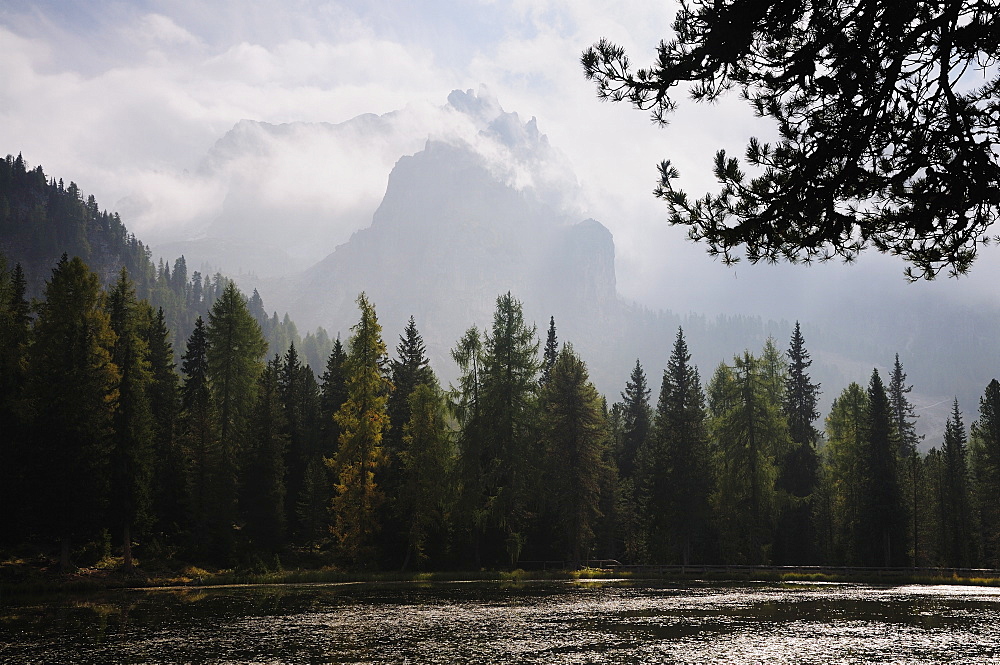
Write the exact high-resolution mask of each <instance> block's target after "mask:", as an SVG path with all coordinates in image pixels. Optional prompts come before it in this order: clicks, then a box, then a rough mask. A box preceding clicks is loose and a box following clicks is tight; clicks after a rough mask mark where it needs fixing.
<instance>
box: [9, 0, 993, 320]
mask: <svg viewBox="0 0 1000 665" xmlns="http://www.w3.org/2000/svg"><path fill="white" fill-rule="evenodd" d="M674 9H675V6H674V5H673V4H672V3H663V2H660V1H653V0H650V1H642V2H629V3H616V4H613V5H609V4H608V3H606V2H602V1H600V0H530V1H529V0H513V1H511V2H499V1H497V2H488V1H485V0H484V1H482V2H479V3H467V2H459V1H457V0H437V1H435V2H428V3H420V4H419V5H410V4H407V3H398V2H392V1H391V0H370V1H368V2H353V1H349V0H345V1H343V2H326V1H323V2H320V1H318V0H317V1H315V2H312V1H309V0H297V1H295V2H292V3H287V4H281V5H279V4H276V3H271V2H267V1H265V0H240V1H237V0H222V1H219V2H212V3H204V2H196V1H195V0H160V1H158V2H152V1H149V2H147V1H140V2H135V3H124V4H123V3H119V2H113V1H112V0H96V1H95V2H93V3H72V4H71V5H69V6H67V5H66V4H65V3H61V2H55V0H37V1H32V2H28V1H27V0H11V2H9V3H8V4H7V6H6V7H5V9H4V10H3V13H0V49H2V52H3V53H4V65H3V68H2V71H0V83H2V85H0V145H2V148H0V149H2V150H4V151H10V152H19V151H20V152H23V154H24V156H25V158H26V159H28V160H29V162H31V163H34V164H38V163H41V164H42V165H43V166H44V167H45V169H46V171H47V172H48V173H50V174H52V175H55V176H57V177H63V178H66V179H73V180H76V181H77V182H78V183H79V184H80V186H81V188H82V189H83V190H84V191H86V192H92V193H94V195H95V196H96V197H97V199H98V201H99V202H100V203H101V204H102V205H103V206H106V207H108V208H115V207H119V208H121V210H122V212H123V214H125V213H127V214H126V215H125V221H126V223H127V224H128V225H129V227H130V228H132V229H133V230H134V231H136V232H137V233H138V234H139V235H140V237H147V234H148V235H149V236H150V237H154V238H155V237H167V236H169V235H170V234H171V233H172V232H176V233H179V234H190V233H191V229H192V226H201V227H202V228H204V226H205V225H207V224H208V223H209V222H210V221H212V220H214V219H217V218H218V217H219V216H220V214H222V212H223V211H225V210H226V207H227V205H232V199H229V200H228V202H227V193H229V192H230V185H231V184H232V183H233V181H234V179H237V178H244V179H246V181H247V182H251V181H253V178H254V175H255V174H258V175H259V174H261V173H263V172H266V173H267V174H268V178H266V179H263V180H261V179H258V180H257V186H258V187H259V189H260V190H261V191H260V193H261V195H262V196H264V197H266V198H267V199H268V200H273V201H276V202H277V201H282V200H287V201H290V202H291V203H289V204H288V205H291V206H294V205H299V204H301V205H302V206H307V207H311V209H317V210H323V211H327V212H329V213H330V214H331V216H330V217H328V218H324V219H323V220H322V223H323V224H326V225H332V226H335V227H337V229H336V233H337V234H340V235H339V236H338V237H345V234H349V233H350V231H351V230H353V229H352V228H349V227H350V226H351V225H360V224H364V223H366V221H365V220H366V215H367V219H370V215H371V212H373V211H374V206H376V205H377V204H378V199H379V198H380V196H381V194H382V192H384V188H385V182H386V177H387V175H388V171H389V169H391V166H392V163H393V162H394V161H395V159H396V158H397V157H398V156H399V154H394V153H396V152H397V151H399V150H403V151H412V150H416V149H419V147H420V144H422V137H423V135H421V134H420V132H424V133H425V134H430V135H435V136H439V137H450V138H452V139H455V138H456V137H461V138H462V140H468V141H473V142H477V145H478V149H479V150H480V152H481V153H482V154H484V155H491V159H493V163H494V165H495V167H496V168H498V169H501V170H502V169H507V170H508V172H507V176H506V177H508V179H510V181H511V182H513V183H516V184H520V185H522V186H523V185H526V184H528V183H534V184H543V183H549V185H550V189H553V190H555V189H557V188H558V187H559V186H565V187H567V191H574V192H575V193H574V195H573V198H574V199H575V201H574V203H576V204H577V205H578V207H579V208H580V209H581V214H586V215H587V216H593V217H595V218H597V219H599V220H600V221H601V222H602V223H604V224H605V225H606V226H608V227H609V228H610V229H611V231H612V232H613V234H614V236H615V242H616V246H617V249H618V271H619V280H618V283H619V286H620V288H621V290H622V291H623V292H624V293H625V294H626V295H627V296H629V297H632V298H635V299H639V300H642V301H644V302H646V303H648V304H650V305H655V306H669V307H673V308H675V309H681V310H682V311H683V310H685V309H687V308H691V309H695V308H697V309H705V308H708V307H712V306H713V305H712V303H713V302H714V303H716V305H715V306H717V307H720V308H721V307H724V306H728V304H729V303H730V302H731V301H737V303H738V304H740V305H742V306H744V307H747V308H757V309H758V310H760V311H764V310H766V309H768V308H770V309H771V310H773V311H778V310H780V309H782V306H781V305H777V304H775V302H772V301H777V300H779V299H785V300H787V301H788V302H807V301H808V298H805V297H802V296H801V295H800V294H802V293H805V292H806V290H807V289H811V288H813V287H814V286H815V285H816V284H829V283H836V281H837V280H839V279H841V278H844V276H845V275H847V274H848V273H846V272H844V271H843V270H838V269H836V267H835V266H824V267H821V268H819V269H816V270H805V271H804V270H802V269H800V268H788V267H784V268H782V267H778V268H773V269H772V268H766V267H763V266H758V267H749V266H742V267H740V268H738V269H736V270H735V271H734V270H731V269H728V268H725V267H722V266H721V265H719V264H718V263H717V262H714V261H712V260H711V259H709V258H708V257H706V256H705V254H704V251H703V249H702V247H700V246H698V245H694V244H692V243H690V242H688V241H687V240H686V239H685V234H684V230H683V229H679V228H668V227H667V226H666V225H665V218H666V210H665V206H664V204H663V203H661V202H659V201H657V200H655V199H654V198H653V196H652V194H651V192H652V189H653V187H654V185H655V183H656V177H657V175H656V164H657V163H658V162H659V161H660V160H662V159H664V158H669V159H671V160H672V161H673V162H674V163H675V165H676V166H677V167H678V168H679V170H680V171H681V183H682V186H683V187H684V188H685V189H687V190H688V191H689V192H690V193H691V194H692V195H700V194H702V193H704V192H705V191H710V190H712V189H713V188H714V187H715V184H714V182H713V180H712V178H711V158H712V155H713V154H714V153H715V151H716V149H718V148H726V149H727V150H729V151H731V152H734V153H735V154H742V151H743V147H744V145H745V142H746V140H747V138H748V137H749V136H751V135H758V136H765V137H766V136H768V132H770V131H772V129H771V128H770V126H769V125H768V123H767V122H765V121H761V120H759V119H755V118H754V117H753V114H752V112H751V111H750V109H749V108H748V107H747V106H746V104H745V103H743V102H741V101H740V100H739V99H738V98H737V97H736V96H731V97H729V98H726V99H724V100H723V101H722V102H721V103H719V104H717V105H714V106H712V105H704V104H701V105H695V104H691V103H688V104H683V105H682V108H681V110H680V111H679V112H678V113H677V115H676V117H675V118H674V120H673V122H672V124H671V126H670V127H668V128H666V129H661V128H657V127H654V126H653V125H652V124H651V123H650V121H649V118H648V116H647V114H645V113H643V112H639V111H635V110H633V109H631V108H629V107H628V106H627V105H624V104H602V103H600V102H598V101H597V100H596V96H595V94H594V88H593V85H592V84H591V83H589V82H588V81H586V80H585V79H584V78H583V75H582V71H581V68H580V65H579V56H580V53H581V52H582V51H583V50H584V49H585V48H587V47H588V46H589V45H590V44H592V43H594V42H595V41H597V40H598V39H599V38H601V37H607V38H609V39H611V40H613V41H615V42H617V43H620V44H621V45H623V46H624V47H625V48H626V49H627V51H628V52H629V54H630V56H631V59H632V60H633V62H635V63H636V64H637V65H642V64H645V63H648V62H651V61H652V60H653V57H654V55H655V48H656V45H657V43H658V42H659V40H660V39H663V38H664V37H667V36H668V33H669V25H670V22H671V20H672V18H673V12H674ZM480 83H486V84H487V85H488V86H489V87H490V89H491V90H492V91H493V93H494V94H495V95H496V96H497V98H498V99H499V100H500V102H501V103H502V105H503V107H504V108H506V109H508V110H511V111H516V112H517V113H518V115H519V119H520V120H521V122H522V123H523V122H524V121H525V120H527V119H529V118H531V117H532V116H534V117H536V118H537V126H538V129H539V131H540V132H542V133H544V134H546V135H548V137H549V141H550V143H551V145H552V146H553V147H554V148H555V149H558V150H559V151H561V153H563V154H565V156H566V160H565V161H561V160H560V159H557V158H556V157H553V158H552V159H549V160H545V161H544V163H537V164H523V163H522V164H518V161H517V156H516V155H513V154H510V153H509V151H508V152H506V153H505V152H504V148H503V146H501V145H499V144H496V143H495V142H494V143H490V142H489V141H484V140H483V139H482V138H481V137H478V136H477V134H476V132H477V131H478V129H476V130H475V131H474V130H473V129H472V128H470V127H469V126H466V125H463V124H462V120H461V118H456V117H454V116H452V117H449V116H447V115H442V114H441V113H440V112H439V110H438V109H439V107H440V106H441V105H443V103H444V100H445V98H446V96H447V95H448V93H449V92H450V91H451V90H453V89H456V88H457V89H466V88H469V87H473V88H474V87H477V86H478V85H479V84H480ZM399 109H406V112H405V113H402V114H400V116H399V122H400V123H402V124H401V125H400V128H399V129H398V130H397V134H395V135H393V136H389V137H385V138H382V139H379V141H378V142H375V143H371V144H365V140H364V139H362V138H357V139H356V140H353V139H352V140H350V141H347V142H346V143H341V144H337V145H334V144H332V143H331V142H330V141H328V140H325V139H320V138H317V136H318V135H316V136H313V135H310V134H309V132H307V131H306V130H304V129H303V130H302V132H303V133H302V135H301V136H299V137H297V138H295V140H294V141H292V142H290V143H288V144H287V145H285V146H279V145H277V144H274V145H271V146H270V152H269V153H267V154H268V155H269V160H270V162H268V163H264V162H263V161H261V160H256V161H255V160H249V159H247V160H243V161H241V162H240V163H238V164H237V163H233V164H231V165H230V167H229V170H227V171H225V172H222V173H215V174H211V175H207V174H206V173H205V172H204V171H203V170H202V171H200V170H199V166H200V165H201V164H202V161H203V160H204V159H205V156H206V155H208V154H209V153H210V151H211V150H212V147H213V145H214V144H215V142H216V141H217V140H218V139H219V138H220V137H222V136H223V135H225V134H226V132H228V131H229V130H230V129H232V128H233V126H234V125H235V124H236V123H237V122H238V121H239V120H241V119H244V118H245V119H250V120H256V121H262V122H267V123H275V124H280V123H293V122H299V121H302V122H312V123H320V122H330V123H340V122H343V121H345V120H348V119H350V118H352V117H354V116H357V115H359V114H362V113H375V114H384V113H388V112H390V111H394V110H399ZM414 136H417V137H420V140H419V141H418V140H415V139H414V138H413V137H414ZM342 138H343V137H342ZM345 140H346V139H345ZM415 146H416V147H415ZM293 148H294V149H293ZM338 150H340V151H341V154H343V155H350V157H349V158H338V157H337V154H338V153H337V151H338ZM400 154H401V153H400ZM553 154H555V153H553ZM577 178H578V181H579V189H578V190H572V186H573V183H575V182H576V179H577ZM560 183H561V184H560ZM366 208H370V209H371V210H370V211H368V212H367V213H365V214H362V212H363V211H364V210H365V209H366ZM338 210H341V211H343V210H349V211H351V212H350V214H344V215H340V216H339V217H338V216H337V215H336V214H335V213H336V211H338ZM338 224H339V225H341V226H337V225H338ZM991 256H992V255H991ZM883 266H886V267H883ZM861 270H863V271H869V270H870V271H872V274H876V273H877V274H879V275H883V274H884V275H888V277H886V279H889V280H890V281H891V282H892V284H893V285H899V286H903V282H902V278H901V276H899V275H901V271H902V265H901V264H899V262H898V261H896V260H894V259H888V258H883V257H874V258H872V259H871V260H866V261H864V262H863V265H862V268H861ZM993 270H994V269H993V268H992V267H991V266H989V265H988V264H987V262H985V261H980V263H979V264H978V265H977V266H976V268H975V269H974V271H975V273H974V274H975V276H974V278H973V279H971V280H966V281H963V282H961V283H960V284H961V288H959V289H956V290H957V291H961V292H963V293H967V292H974V293H976V294H977V296H976V297H980V296H982V297H984V298H992V299H993V301H994V302H995V299H996V296H995V295H991V294H994V293H995V292H994V291H993V290H992V289H991V288H989V287H987V286H985V283H986V282H988V281H989V280H988V279H985V277H989V278H992V277H993V275H992V274H991V273H992V272H993ZM857 272H858V271H855V274H856V273H857ZM693 274H697V275H698V276H699V284H701V285H702V286H703V288H700V289H698V291H697V292H694V291H693V290H692V288H691V286H690V284H691V275H693ZM894 275H896V276H898V277H893V276H894ZM980 275H984V276H985V277H984V278H980ZM845 279H846V278H845ZM879 279H882V277H879ZM897 280H898V281H897ZM893 288H895V286H894V287H893ZM921 288H922V287H921ZM941 288H945V289H947V288H951V287H950V286H945V287H941ZM710 292H711V293H710ZM706 294H710V295H706Z"/></svg>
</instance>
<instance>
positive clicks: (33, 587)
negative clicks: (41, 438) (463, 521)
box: [0, 559, 1000, 599]
mask: <svg viewBox="0 0 1000 665" xmlns="http://www.w3.org/2000/svg"><path fill="white" fill-rule="evenodd" d="M601 579H618V580H621V579H625V580H632V581H635V582H639V581H643V580H646V581H665V582H676V583H688V582H695V581H706V582H719V583H724V582H748V583H749V582H772V583H782V582H840V583H863V584H875V585H897V584H960V585H976V586H1000V578H997V577H976V576H962V575H957V574H940V575H928V574H907V573H906V572H905V571H904V570H900V569H894V570H891V571H889V570H884V571H879V570H868V571H849V572H836V571H835V570H832V569H831V570H828V571H824V572H814V571H813V572H810V571H796V570H786V569H779V568H773V569H767V568H755V569H752V570H750V569H745V568H740V567H733V568H729V569H721V567H720V569H715V570H705V569H686V570H681V569H678V568H675V567H663V568H660V569H649V570H642V569H639V570H621V569H600V568H583V569H579V570H527V571H526V570H521V569H515V570H479V571H441V572H399V571H396V572H392V571H365V570H347V569H339V568H333V567H324V568H293V569H275V570H261V569H260V568H257V569H254V570H244V569H211V570H210V569H205V568H200V567H198V566H194V565H181V566H174V567H170V566H169V565H164V564H160V565H150V566H149V567H144V566H140V567H139V568H137V569H135V570H133V571H131V572H129V571H125V570H124V569H123V567H122V566H121V562H120V561H117V560H108V561H102V562H100V563H99V564H98V565H97V566H94V567H90V568H79V569H76V570H74V571H71V572H64V571H60V570H59V569H58V567H57V566H55V565H54V564H52V563H51V562H48V563H47V564H46V565H39V562H38V561H34V562H32V561H23V560H11V559H8V560H5V561H0V599H3V598H10V597H15V596H42V595H47V594H89V593H96V592H100V591H107V590H113V589H141V588H154V587H156V588H162V587H209V586H227V585H244V584H256V585H282V584H344V583H402V582H421V583H433V582H457V581H483V582H530V581H545V580H566V581H573V580H580V581H586V580H601Z"/></svg>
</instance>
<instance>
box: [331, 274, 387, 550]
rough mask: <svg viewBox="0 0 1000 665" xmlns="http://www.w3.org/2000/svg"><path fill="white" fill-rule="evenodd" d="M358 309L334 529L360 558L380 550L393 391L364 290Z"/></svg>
mask: <svg viewBox="0 0 1000 665" xmlns="http://www.w3.org/2000/svg"><path fill="white" fill-rule="evenodd" d="M358 308H359V309H360V310H361V320H360V321H359V322H358V323H357V324H356V325H355V326H354V327H353V328H352V329H351V330H353V331H354V334H353V335H352V336H351V339H350V342H349V349H350V350H349V351H348V355H347V362H346V369H347V400H346V401H345V402H344V403H343V404H342V405H341V407H340V409H339V410H338V411H337V414H336V416H335V419H336V421H337V424H338V425H340V428H341V432H340V442H339V443H340V447H339V448H338V450H337V457H336V459H335V460H334V465H333V469H334V475H335V477H336V486H335V489H336V495H335V497H334V499H333V511H334V533H335V535H336V536H337V539H338V541H339V544H340V548H341V553H342V554H343V556H344V557H345V558H346V559H347V560H349V561H351V562H354V563H361V562H364V561H370V560H371V556H372V554H374V552H373V540H372V538H373V536H374V534H375V533H376V532H377V531H378V527H379V525H378V524H377V523H376V511H377V510H378V507H379V505H380V504H381V502H382V500H383V495H382V492H381V489H380V488H379V487H378V486H377V485H376V483H375V477H376V474H377V473H378V470H379V469H380V468H381V466H382V465H383V464H384V463H385V455H384V454H383V451H382V436H383V433H384V432H385V429H386V427H388V425H389V415H388V413H387V412H386V402H387V401H388V398H389V392H390V391H391V390H392V383H391V382H390V381H389V379H388V378H387V377H386V372H385V365H386V362H387V360H388V358H387V357H386V346H385V342H383V341H382V326H381V325H379V323H378V318H377V317H376V315H375V308H374V307H373V306H372V305H371V304H370V303H369V302H368V298H367V297H366V296H365V294H364V293H362V294H361V295H359V296H358Z"/></svg>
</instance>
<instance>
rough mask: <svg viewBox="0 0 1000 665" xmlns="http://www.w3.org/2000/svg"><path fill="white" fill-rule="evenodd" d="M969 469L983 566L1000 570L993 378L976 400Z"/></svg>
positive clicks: (999, 440)
mask: <svg viewBox="0 0 1000 665" xmlns="http://www.w3.org/2000/svg"><path fill="white" fill-rule="evenodd" d="M972 469H973V477H974V479H975V480H974V485H975V495H976V507H977V509H978V513H979V520H980V534H981V535H980V539H981V541H982V547H983V564H984V565H986V566H989V567H992V568H997V567H1000V492H998V491H997V488H998V487H1000V381H997V380H996V379H993V380H992V381H990V383H989V385H987V386H986V390H985V391H984V393H983V396H982V397H981V398H980V399H979V418H978V419H977V420H976V422H975V423H973V425H972Z"/></svg>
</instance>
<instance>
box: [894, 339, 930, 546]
mask: <svg viewBox="0 0 1000 665" xmlns="http://www.w3.org/2000/svg"><path fill="white" fill-rule="evenodd" d="M912 390H913V386H911V385H907V384H906V372H904V371H903V364H902V363H901V362H900V361H899V354H898V353H897V354H896V358H895V361H894V362H893V365H892V376H891V377H890V378H889V388H888V395H889V407H890V410H891V417H892V424H893V427H894V428H895V430H896V441H897V443H898V444H899V453H898V456H899V462H900V484H901V486H902V491H903V494H904V497H905V507H906V509H907V510H908V512H909V515H910V520H909V521H908V529H909V531H910V538H911V540H910V547H911V548H912V550H913V561H914V563H916V560H917V556H918V552H919V551H920V529H919V528H918V522H919V521H920V519H921V516H920V503H921V502H920V500H919V499H920V498H919V496H918V494H919V492H920V472H921V469H922V467H923V466H924V465H922V464H921V463H920V454H919V452H918V451H917V444H918V443H919V442H920V439H921V437H920V436H918V435H917V428H916V419H917V414H916V413H914V410H913V404H912V403H911V402H910V398H909V394H910V392H911V391H912Z"/></svg>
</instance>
